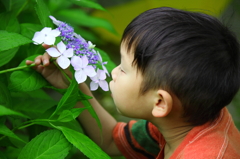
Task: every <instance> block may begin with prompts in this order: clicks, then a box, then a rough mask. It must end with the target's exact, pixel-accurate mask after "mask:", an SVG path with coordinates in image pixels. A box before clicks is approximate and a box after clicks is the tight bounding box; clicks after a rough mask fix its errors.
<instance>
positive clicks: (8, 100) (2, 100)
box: [0, 81, 12, 108]
mask: <svg viewBox="0 0 240 159" xmlns="http://www.w3.org/2000/svg"><path fill="white" fill-rule="evenodd" d="M0 104H1V105H5V106H6V107H8V108H9V107H10V108H11V107H12V97H11V94H10V92H9V90H8V88H7V87H6V85H5V84H4V83H2V82H1V81H0Z"/></svg>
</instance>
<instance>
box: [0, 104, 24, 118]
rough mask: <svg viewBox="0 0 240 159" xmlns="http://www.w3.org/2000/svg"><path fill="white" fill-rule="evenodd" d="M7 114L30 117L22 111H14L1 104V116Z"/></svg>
mask: <svg viewBox="0 0 240 159" xmlns="http://www.w3.org/2000/svg"><path fill="white" fill-rule="evenodd" d="M5 115H9V116H20V117H24V118H29V117H28V116H26V115H24V114H22V113H19V112H16V111H13V110H11V109H8V108H6V107H4V106H3V105H0V116H5Z"/></svg>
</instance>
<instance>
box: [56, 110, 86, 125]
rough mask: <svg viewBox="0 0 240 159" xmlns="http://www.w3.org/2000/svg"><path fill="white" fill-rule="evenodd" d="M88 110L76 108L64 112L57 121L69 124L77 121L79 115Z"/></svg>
mask: <svg viewBox="0 0 240 159" xmlns="http://www.w3.org/2000/svg"><path fill="white" fill-rule="evenodd" d="M85 109H87V108H74V109H71V110H64V111H62V113H61V114H60V116H59V117H58V119H57V121H59V122H69V121H72V120H74V119H76V118H77V117H78V116H79V114H80V113H81V112H82V111H84V110H85Z"/></svg>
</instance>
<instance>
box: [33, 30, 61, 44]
mask: <svg viewBox="0 0 240 159" xmlns="http://www.w3.org/2000/svg"><path fill="white" fill-rule="evenodd" d="M60 33H61V32H60V31H59V30H58V29H54V30H52V29H51V28H48V27H45V28H43V29H42V30H41V31H37V32H36V33H35V34H34V37H33V39H32V40H33V41H34V44H36V45H38V44H42V43H44V44H47V45H53V44H54V43H55V40H56V37H57V36H59V35H60Z"/></svg>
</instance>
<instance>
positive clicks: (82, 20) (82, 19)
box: [58, 9, 116, 34]
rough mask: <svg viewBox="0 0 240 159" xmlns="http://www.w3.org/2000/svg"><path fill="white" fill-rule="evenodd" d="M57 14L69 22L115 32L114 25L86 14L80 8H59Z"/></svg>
mask: <svg viewBox="0 0 240 159" xmlns="http://www.w3.org/2000/svg"><path fill="white" fill-rule="evenodd" d="M58 14H59V15H60V16H61V17H63V18H64V19H63V20H67V21H68V22H69V23H72V24H78V25H81V26H86V27H101V28H104V29H107V30H108V31H110V32H112V33H114V34H115V33H116V31H115V29H114V27H113V26H112V25H111V24H110V23H109V22H108V21H107V20H105V19H101V18H97V17H93V16H90V15H87V14H86V13H85V12H84V11H82V10H80V9H71V10H61V11H59V12H58Z"/></svg>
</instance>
